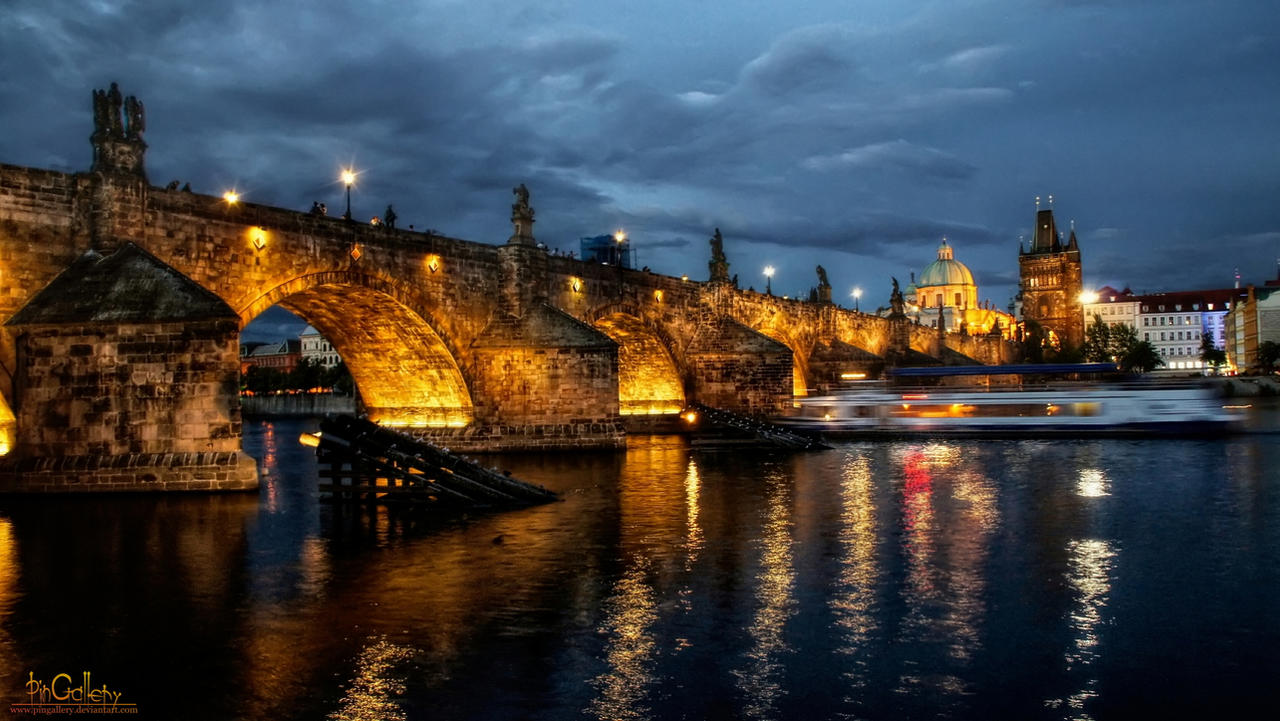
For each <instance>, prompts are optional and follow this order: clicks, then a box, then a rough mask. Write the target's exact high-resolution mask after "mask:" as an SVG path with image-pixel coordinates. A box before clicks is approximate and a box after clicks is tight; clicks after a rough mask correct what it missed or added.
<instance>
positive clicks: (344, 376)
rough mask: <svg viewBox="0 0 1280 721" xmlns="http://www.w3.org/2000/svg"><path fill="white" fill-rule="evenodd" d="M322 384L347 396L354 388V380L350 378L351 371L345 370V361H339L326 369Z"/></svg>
mask: <svg viewBox="0 0 1280 721" xmlns="http://www.w3.org/2000/svg"><path fill="white" fill-rule="evenodd" d="M324 385H325V386H326V387H328V388H332V389H333V392H334V393H337V394H339V395H344V396H349V395H351V394H352V391H354V390H355V387H356V384H355V381H354V380H352V378H351V371H349V370H347V363H346V361H339V362H338V365H336V366H334V367H332V368H330V369H328V370H327V371H325V374H324Z"/></svg>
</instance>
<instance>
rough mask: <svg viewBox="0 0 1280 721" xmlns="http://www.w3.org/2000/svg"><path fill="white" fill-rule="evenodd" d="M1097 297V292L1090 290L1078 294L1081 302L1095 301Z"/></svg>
mask: <svg viewBox="0 0 1280 721" xmlns="http://www.w3.org/2000/svg"><path fill="white" fill-rule="evenodd" d="M1098 298H1099V296H1098V294H1097V293H1095V292H1093V291H1091V290H1087V291H1085V292H1083V293H1081V294H1080V302H1081V303H1097V302H1098Z"/></svg>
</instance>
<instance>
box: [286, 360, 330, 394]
mask: <svg viewBox="0 0 1280 721" xmlns="http://www.w3.org/2000/svg"><path fill="white" fill-rule="evenodd" d="M323 376H324V366H322V365H320V361H318V360H316V359H314V358H303V359H302V360H300V361H298V365H296V366H294V367H293V370H292V371H290V373H289V377H288V379H287V380H286V382H285V385H286V387H288V388H290V389H292V390H299V391H306V390H311V389H312V388H319V387H320V386H321V385H322V384H323V382H324V378H323Z"/></svg>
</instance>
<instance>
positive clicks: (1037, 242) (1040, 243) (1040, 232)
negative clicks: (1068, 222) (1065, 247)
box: [1030, 209, 1061, 253]
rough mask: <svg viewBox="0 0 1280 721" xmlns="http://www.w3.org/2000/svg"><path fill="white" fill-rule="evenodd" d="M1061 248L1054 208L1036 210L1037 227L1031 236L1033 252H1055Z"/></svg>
mask: <svg viewBox="0 0 1280 721" xmlns="http://www.w3.org/2000/svg"><path fill="white" fill-rule="evenodd" d="M1060 248H1061V241H1059V240H1058V224H1057V223H1056V222H1054V220H1053V210H1052V209H1046V210H1038V211H1036V228H1035V232H1034V233H1033V234H1032V236H1031V251H1030V252H1032V253H1053V252H1056V251H1058V250H1059V249H1060Z"/></svg>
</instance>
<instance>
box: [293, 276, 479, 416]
mask: <svg viewBox="0 0 1280 721" xmlns="http://www.w3.org/2000/svg"><path fill="white" fill-rule="evenodd" d="M279 304H280V305H281V306H282V307H283V308H285V309H286V310H289V311H291V312H293V313H295V314H296V315H298V316H300V317H301V318H303V319H304V320H306V321H307V322H308V323H310V324H311V325H312V326H314V327H315V329H316V330H318V331H320V334H321V335H323V336H324V337H325V339H327V340H328V341H329V342H330V343H331V344H333V347H334V350H336V351H337V352H338V354H339V355H340V356H342V360H343V362H345V363H346V364H347V369H348V370H349V371H350V372H351V377H352V379H353V380H354V381H355V384H356V388H357V389H358V390H359V392H360V397H361V399H362V400H363V401H364V406H365V410H366V412H367V413H368V414H369V418H370V420H373V421H375V422H377V423H381V424H383V425H392V426H432V427H441V426H455V427H457V426H464V425H467V424H468V423H470V422H471V421H472V419H473V417H474V413H473V408H472V403H471V396H470V393H469V392H468V391H467V384H466V381H465V379H464V378H463V376H462V372H461V370H460V369H459V368H458V364H457V362H456V361H455V360H454V358H453V355H452V354H451V353H450V352H449V349H448V347H447V346H446V345H445V343H444V342H443V341H442V340H441V338H440V336H439V335H437V334H436V333H435V331H433V330H432V329H431V327H430V326H429V325H428V324H427V323H426V321H424V320H423V318H422V317H421V316H420V315H418V314H417V313H415V312H414V311H412V310H410V309H409V308H406V307H405V306H404V305H402V304H401V303H399V302H397V301H396V300H395V299H393V298H391V297H390V296H388V295H386V294H385V293H382V292H379V291H375V290H371V289H369V288H363V287H359V286H350V285H341V284H328V285H318V286H314V287H312V288H309V289H307V290H304V291H302V292H299V293H295V294H294V295H291V296H289V297H287V298H284V299H283V300H281V301H280V303H279Z"/></svg>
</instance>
